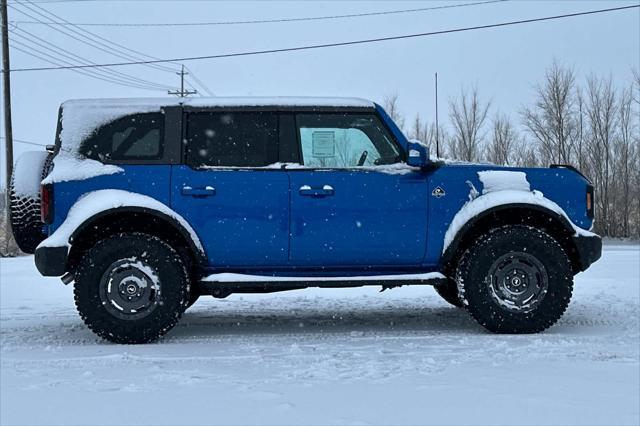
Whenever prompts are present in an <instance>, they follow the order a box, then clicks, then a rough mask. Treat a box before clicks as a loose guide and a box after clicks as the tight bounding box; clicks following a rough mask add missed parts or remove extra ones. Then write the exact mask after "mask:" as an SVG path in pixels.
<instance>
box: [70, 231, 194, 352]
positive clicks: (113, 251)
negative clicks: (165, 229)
mask: <svg viewBox="0 0 640 426" xmlns="http://www.w3.org/2000/svg"><path fill="white" fill-rule="evenodd" d="M74 294H75V301H76V307H77V308H78V312H79V313H80V316H81V317H82V319H83V320H84V322H85V323H86V324H87V326H88V327H89V328H90V329H91V330H92V331H93V332H94V333H96V334H97V335H99V336H100V337H103V338H105V339H107V340H110V341H112V342H115V343H146V342H151V341H154V340H156V339H158V338H159V337H160V336H162V335H164V334H165V333H167V332H168V331H169V330H171V328H173V326H175V325H176V324H177V322H178V320H179V319H180V317H181V316H182V313H183V312H184V309H185V307H186V304H187V301H188V298H189V274H188V272H187V268H186V267H185V264H184V262H183V260H182V257H181V256H180V255H179V254H178V253H177V252H176V251H175V250H174V249H173V248H171V246H169V245H168V244H167V243H165V242H164V241H162V240H161V239H159V238H157V237H154V236H151V235H146V234H134V233H131V234H119V235H115V236H112V237H109V238H107V239H104V240H102V241H100V242H98V243H97V244H96V245H95V246H94V247H93V248H91V249H90V250H89V251H88V253H87V254H86V255H85V256H84V257H83V259H82V261H81V262H80V264H79V266H78V269H77V271H76V279H75V287H74Z"/></svg>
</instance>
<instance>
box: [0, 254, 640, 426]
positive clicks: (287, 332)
mask: <svg viewBox="0 0 640 426" xmlns="http://www.w3.org/2000/svg"><path fill="white" fill-rule="evenodd" d="M0 267H1V268H2V269H1V272H0V278H1V284H0V308H1V310H0V332H1V340H0V344H1V348H0V355H1V362H0V379H1V383H0V412H1V414H0V423H1V424H2V425H5V424H61V423H65V424H177V423H188V424H205V423H209V424H210V423H243V424H247V423H262V424H265V423H267V424H274V423H277V424H292V423H295V424H300V423H305V424H309V423H313V424H320V423H322V424H426V423H439V424H442V423H453V424H465V423H475V424H486V423H502V424H551V423H554V424H557V423H571V424H638V423H640V407H639V405H640V402H639V401H640V367H639V365H640V362H639V361H640V359H639V357H640V353H639V351H640V349H639V346H640V319H639V317H640V309H639V308H640V299H639V297H640V292H639V286H640V247H639V246H637V245H613V244H610V245H607V246H605V251H604V255H603V259H601V260H600V261H599V262H598V263H597V264H596V265H594V266H593V267H592V269H590V270H589V271H587V272H586V273H583V274H580V275H578V276H577V277H576V281H577V282H576V289H575V292H574V297H573V301H572V302H571V305H570V307H569V310H568V312H567V313H566V315H565V316H564V318H563V319H562V320H561V321H560V323H559V324H558V325H556V326H555V327H553V328H551V329H550V330H549V331H547V332H545V333H543V334H539V335H529V336H497V335H491V334H488V333H486V332H485V331H484V330H483V329H482V328H480V327H479V326H477V325H476V324H475V323H474V322H473V321H472V320H471V319H470V318H469V317H468V316H467V315H466V313H465V312H464V311H462V310H459V309H456V308H452V307H449V306H448V305H446V304H445V303H444V302H442V301H440V300H439V298H438V297H437V296H436V295H435V293H434V291H433V289H431V288H429V287H413V288H410V287H403V288H400V289H394V290H390V291H386V292H384V293H378V292H377V291H378V289H376V288H361V289H348V290H317V289H309V290H304V291H296V292H289V293H280V294H277V293H276V294H272V295H250V296H248V295H245V296H231V297H229V298H228V299H224V300H214V299H212V298H205V299H204V300H201V301H199V302H198V303H197V304H196V305H195V306H194V307H193V308H192V309H191V310H189V311H188V312H187V313H186V314H185V317H184V318H183V320H182V322H181V323H180V324H179V325H178V327H176V329H174V330H173V331H172V332H171V333H170V334H169V335H168V336H167V337H166V338H165V339H164V340H163V341H162V342H160V343H158V344H153V345H145V346H118V345H113V344H109V343H105V342H103V341H100V340H98V339H97V338H96V337H94V335H93V334H92V333H91V332H89V331H88V330H87V329H86V328H85V326H84V325H83V324H82V322H81V320H80V319H79V317H78V316H77V315H76V312H75V308H74V306H73V298H72V289H71V288H70V287H65V286H63V285H62V284H61V283H60V282H59V280H57V279H45V278H42V277H40V276H39V275H38V274H37V272H36V270H35V267H34V266H33V259H32V258H31V257H25V258H18V259H2V260H1V261H0Z"/></svg>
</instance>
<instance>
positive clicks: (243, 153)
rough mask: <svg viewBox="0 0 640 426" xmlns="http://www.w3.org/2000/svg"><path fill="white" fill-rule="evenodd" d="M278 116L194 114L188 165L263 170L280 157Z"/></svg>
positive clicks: (190, 123)
mask: <svg viewBox="0 0 640 426" xmlns="http://www.w3.org/2000/svg"><path fill="white" fill-rule="evenodd" d="M277 148H278V115H277V114H276V113H271V112H192V113H189V114H188V118H187V164H189V165H191V166H194V167H202V166H214V167H262V166H267V165H269V164H272V163H275V162H276V161H277V157H278V151H277Z"/></svg>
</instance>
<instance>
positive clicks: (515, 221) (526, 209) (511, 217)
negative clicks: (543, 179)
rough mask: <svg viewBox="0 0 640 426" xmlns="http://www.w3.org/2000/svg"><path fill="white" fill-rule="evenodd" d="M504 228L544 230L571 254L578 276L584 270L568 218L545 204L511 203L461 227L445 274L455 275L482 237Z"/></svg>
mask: <svg viewBox="0 0 640 426" xmlns="http://www.w3.org/2000/svg"><path fill="white" fill-rule="evenodd" d="M504 225H529V226H533V227H535V228H538V229H542V230H544V231H545V232H546V233H548V234H549V235H551V237H553V238H554V239H555V240H556V241H558V243H559V244H560V246H561V247H562V248H563V249H564V251H565V252H566V253H567V256H568V257H569V260H570V261H571V267H572V268H573V272H574V274H575V273H577V272H579V271H581V270H582V269H581V264H580V258H579V254H578V250H577V248H576V245H575V243H574V241H573V238H572V236H573V235H574V234H575V230H574V228H573V226H572V225H571V223H570V222H569V220H568V219H567V218H566V217H564V216H563V215H561V214H559V213H557V212H555V211H553V210H551V209H548V208H546V207H544V206H541V205H537V204H530V203H510V204H502V205H498V206H494V207H491V208H489V209H487V210H484V211H482V212H481V213H480V214H478V215H476V216H475V217H473V218H472V219H470V220H468V221H467V222H466V223H465V224H464V225H463V226H462V227H461V228H460V230H459V231H458V232H457V233H456V235H455V237H454V238H453V240H452V241H451V243H450V244H449V245H448V246H447V248H446V250H445V251H444V253H443V256H442V260H441V269H442V270H443V271H444V272H445V275H448V276H450V275H451V274H452V273H453V269H454V268H455V265H456V263H457V260H458V259H459V258H460V256H461V255H462V253H463V252H464V251H465V250H466V249H467V248H468V247H469V246H470V245H471V244H472V243H473V242H474V241H475V240H476V239H477V238H478V237H479V236H480V235H482V234H484V233H486V232H488V231H489V230H491V229H494V228H498V227H500V226H504Z"/></svg>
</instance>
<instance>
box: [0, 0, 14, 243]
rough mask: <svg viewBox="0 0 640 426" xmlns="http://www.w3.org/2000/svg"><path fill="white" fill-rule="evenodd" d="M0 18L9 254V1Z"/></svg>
mask: <svg viewBox="0 0 640 426" xmlns="http://www.w3.org/2000/svg"><path fill="white" fill-rule="evenodd" d="M0 18H1V19H2V84H3V88H4V93H3V98H4V136H5V139H4V146H5V148H6V166H5V168H6V172H7V178H6V181H5V184H6V185H7V187H6V188H5V189H6V191H7V192H6V205H5V209H6V214H7V217H6V223H5V225H6V229H5V232H6V234H5V247H4V250H5V253H7V254H8V252H9V241H10V239H11V226H10V225H9V222H10V218H9V211H10V208H11V206H10V204H11V196H10V190H9V185H10V183H11V174H12V173H13V131H12V129H11V75H10V73H9V70H10V69H11V65H10V63H9V21H8V19H7V0H0Z"/></svg>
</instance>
